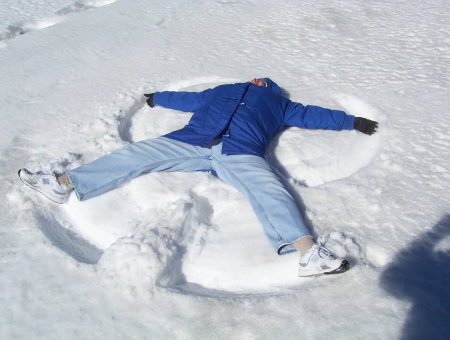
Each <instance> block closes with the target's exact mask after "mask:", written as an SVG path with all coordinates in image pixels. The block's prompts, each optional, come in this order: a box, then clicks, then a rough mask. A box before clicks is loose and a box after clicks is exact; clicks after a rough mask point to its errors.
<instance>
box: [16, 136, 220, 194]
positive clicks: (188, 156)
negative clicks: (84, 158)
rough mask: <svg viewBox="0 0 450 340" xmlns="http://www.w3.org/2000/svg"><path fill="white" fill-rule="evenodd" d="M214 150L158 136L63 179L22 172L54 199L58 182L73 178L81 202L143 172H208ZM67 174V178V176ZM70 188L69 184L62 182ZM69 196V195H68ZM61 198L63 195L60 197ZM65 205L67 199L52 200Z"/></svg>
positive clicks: (25, 180) (119, 150) (86, 165)
mask: <svg viewBox="0 0 450 340" xmlns="http://www.w3.org/2000/svg"><path fill="white" fill-rule="evenodd" d="M210 151H211V149H207V148H202V147H198V146H193V145H190V144H186V143H182V142H178V141H175V140H172V139H168V138H164V137H159V138H152V139H147V140H144V141H141V142H137V143H133V144H129V145H127V146H125V147H123V148H121V149H118V150H116V151H114V152H112V153H110V154H108V155H106V156H103V157H100V158H98V159H96V160H95V161H93V162H91V163H88V164H85V165H82V166H80V167H78V168H76V169H73V170H69V171H67V172H66V173H65V175H64V176H62V177H59V178H58V177H57V176H55V174H52V173H50V174H45V173H39V172H38V173H32V172H30V171H28V170H26V169H21V170H20V171H19V177H20V178H21V179H22V181H24V183H25V184H27V185H28V186H30V187H32V188H33V189H35V190H38V191H39V192H41V193H42V194H44V195H45V196H47V197H48V198H50V199H52V198H53V196H54V193H55V192H56V191H58V190H59V189H58V188H59V187H58V184H61V183H58V180H59V182H62V181H64V180H67V177H68V178H69V179H70V184H71V185H72V186H73V189H74V191H75V193H76V195H77V197H78V199H80V200H87V199H89V198H92V197H95V196H98V195H100V194H102V193H104V192H106V191H109V190H111V189H113V188H116V187H118V186H119V185H121V184H122V183H124V182H126V181H129V180H131V179H133V178H135V177H137V176H139V175H140V174H142V173H147V172H156V171H196V170H209V167H210V161H209V152H210ZM66 175H67V176H66ZM62 184H63V186H64V187H67V183H62ZM67 195H68V194H67ZM60 196H61V195H60ZM52 200H53V201H55V202H57V203H64V198H63V197H59V198H58V199H52Z"/></svg>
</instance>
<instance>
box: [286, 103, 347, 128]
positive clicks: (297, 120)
mask: <svg viewBox="0 0 450 340" xmlns="http://www.w3.org/2000/svg"><path fill="white" fill-rule="evenodd" d="M354 123H355V116H352V115H348V114H346V113H345V112H344V111H339V110H330V109H325V108H323V107H320V106H313V105H308V106H303V105H302V104H300V103H295V102H291V101H290V102H289V104H288V105H287V107H286V110H285V113H284V124H285V125H286V126H296V127H300V128H306V129H325V130H352V129H353V126H354Z"/></svg>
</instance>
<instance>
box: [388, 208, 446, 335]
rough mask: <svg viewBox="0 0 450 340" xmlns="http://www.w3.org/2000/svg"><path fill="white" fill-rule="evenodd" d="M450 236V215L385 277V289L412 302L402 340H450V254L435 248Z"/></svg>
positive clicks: (399, 257) (413, 245)
mask: <svg viewBox="0 0 450 340" xmlns="http://www.w3.org/2000/svg"><path fill="white" fill-rule="evenodd" d="M449 235H450V215H446V216H445V217H444V218H442V219H441V220H440V221H439V223H437V224H436V225H435V226H434V227H433V229H432V230H430V231H428V232H426V233H423V234H422V235H421V236H420V237H419V238H418V239H417V240H415V241H413V242H412V243H411V244H410V245H409V246H408V248H406V249H404V250H402V251H400V253H399V254H398V255H397V256H396V260H395V262H393V263H391V264H390V265H389V266H388V267H387V269H386V270H385V271H384V272H383V273H382V276H381V285H382V287H383V288H384V289H385V290H386V291H387V292H388V293H390V294H392V295H393V296H395V297H397V298H399V299H403V300H410V301H411V302H412V306H411V310H410V312H409V315H408V317H407V319H406V321H405V324H404V326H403V331H402V336H401V339H402V340H419V339H420V340H424V339H433V340H441V339H442V340H449V339H450V250H449V249H438V250H436V249H435V247H436V245H437V244H438V242H439V241H441V240H442V239H444V238H445V237H447V236H449Z"/></svg>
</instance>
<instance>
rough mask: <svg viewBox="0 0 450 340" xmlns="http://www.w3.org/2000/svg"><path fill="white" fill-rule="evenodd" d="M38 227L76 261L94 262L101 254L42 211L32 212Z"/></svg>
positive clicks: (94, 247) (100, 251) (96, 261)
mask: <svg viewBox="0 0 450 340" xmlns="http://www.w3.org/2000/svg"><path fill="white" fill-rule="evenodd" d="M34 218H35V219H36V221H37V223H38V227H39V229H40V230H41V231H42V233H43V234H44V235H45V236H46V237H47V238H48V239H49V240H50V241H51V242H52V244H53V245H54V246H56V247H58V248H59V249H61V250H62V251H64V252H65V253H66V254H68V255H69V256H71V257H73V258H74V259H75V260H76V261H78V262H83V263H87V264H96V263H98V261H99V260H100V258H101V256H102V255H103V251H102V250H101V249H99V248H97V247H96V246H94V245H93V244H91V243H89V242H88V241H87V240H85V239H83V238H82V237H81V236H80V235H78V234H76V233H75V232H73V231H71V230H69V229H67V228H65V227H64V226H63V225H62V224H61V223H60V222H58V221H57V220H56V219H55V218H54V217H52V216H47V215H45V214H43V213H38V212H35V213H34Z"/></svg>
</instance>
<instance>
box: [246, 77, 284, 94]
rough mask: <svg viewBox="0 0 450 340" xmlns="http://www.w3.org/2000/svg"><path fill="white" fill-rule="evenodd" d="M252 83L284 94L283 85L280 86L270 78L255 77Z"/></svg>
mask: <svg viewBox="0 0 450 340" xmlns="http://www.w3.org/2000/svg"><path fill="white" fill-rule="evenodd" d="M250 83H252V84H253V85H256V86H261V87H267V88H268V89H270V90H271V91H272V92H274V93H276V94H278V95H280V96H281V95H282V90H281V87H279V86H278V84H277V83H275V82H274V81H273V80H272V79H270V78H253V79H252V80H250Z"/></svg>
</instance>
